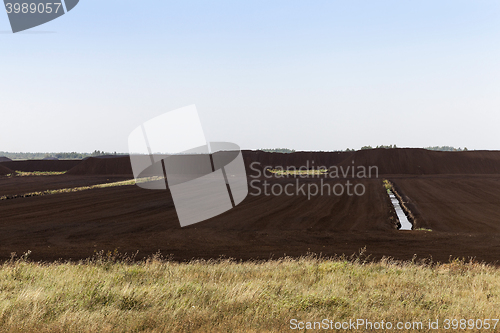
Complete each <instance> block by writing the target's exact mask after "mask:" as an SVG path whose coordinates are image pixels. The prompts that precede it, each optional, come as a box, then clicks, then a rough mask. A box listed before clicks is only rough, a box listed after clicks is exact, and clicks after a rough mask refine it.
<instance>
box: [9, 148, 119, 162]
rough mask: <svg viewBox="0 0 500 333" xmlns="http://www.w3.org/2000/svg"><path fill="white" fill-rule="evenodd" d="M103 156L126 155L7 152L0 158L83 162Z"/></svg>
mask: <svg viewBox="0 0 500 333" xmlns="http://www.w3.org/2000/svg"><path fill="white" fill-rule="evenodd" d="M102 155H126V154H124V153H117V152H116V151H115V152H112V153H110V152H105V151H100V150H94V151H93V152H92V153H77V152H70V153H12V152H6V151H0V156H5V157H8V158H10V159H12V160H42V159H44V158H51V157H55V158H57V159H60V160H81V159H83V158H85V157H95V156H102Z"/></svg>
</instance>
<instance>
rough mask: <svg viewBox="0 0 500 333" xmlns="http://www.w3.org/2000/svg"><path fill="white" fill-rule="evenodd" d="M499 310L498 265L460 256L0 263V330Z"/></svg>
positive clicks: (145, 327) (244, 327)
mask: <svg viewBox="0 0 500 333" xmlns="http://www.w3.org/2000/svg"><path fill="white" fill-rule="evenodd" d="M498 309H500V271H499V269H498V268H495V267H493V266H488V265H484V264H478V263H473V262H467V263H466V262H463V261H454V262H451V263H448V264H437V265H429V264H425V263H415V262H406V263H401V262H393V261H391V260H389V259H385V260H382V261H381V262H365V261H363V260H360V259H359V258H358V259H355V258H350V259H347V258H337V259H321V258H317V257H313V256H310V257H306V258H299V259H291V258H285V259H280V260H271V261H263V262H243V263H238V262H234V261H231V260H218V261H193V262H190V263H176V262H173V261H168V260H160V259H159V258H152V259H149V260H147V261H142V262H137V263H133V262H130V261H127V260H119V259H117V258H116V257H115V256H113V255H111V256H103V255H101V256H97V257H96V258H94V259H92V260H87V261H85V262H77V263H51V264H43V263H33V262H29V261H28V260H25V259H20V260H11V261H10V262H6V263H4V264H3V265H2V266H0V331H2V332H290V331H293V330H291V328H290V327H291V324H290V321H291V320H292V319H297V320H301V321H321V320H323V319H329V320H332V321H333V322H345V321H349V319H351V320H356V319H358V318H363V319H368V320H372V321H377V322H380V321H382V320H384V321H385V322H387V321H390V322H392V323H396V322H416V321H422V322H423V323H424V329H423V330H420V331H424V332H425V331H428V330H427V329H426V326H427V323H428V320H429V319H432V320H435V319H439V320H440V326H441V327H442V326H443V321H444V319H446V318H448V319H453V318H457V319H462V318H464V319H471V318H472V319H488V318H489V319H493V318H498V317H499V315H500V310H498ZM491 324H493V322H491ZM499 326H500V325H497V328H496V331H498V330H499V329H500V327H499ZM296 331H298V330H296ZM301 331H303V330H301ZM325 331H328V330H325ZM332 331H334V330H332ZM359 331H364V330H363V329H360V330H359ZM378 331H383V330H378ZM394 331H396V330H394ZM403 331H411V330H403ZM437 331H438V330H432V332H437ZM439 331H441V330H439ZM469 331H471V330H469ZM489 331H495V330H492V329H490V330H489Z"/></svg>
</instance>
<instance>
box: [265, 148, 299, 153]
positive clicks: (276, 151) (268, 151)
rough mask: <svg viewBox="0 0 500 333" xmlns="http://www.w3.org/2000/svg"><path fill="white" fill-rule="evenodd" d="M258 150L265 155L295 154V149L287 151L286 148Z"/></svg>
mask: <svg viewBox="0 0 500 333" xmlns="http://www.w3.org/2000/svg"><path fill="white" fill-rule="evenodd" d="M260 150H262V151H265V152H266V153H283V154H290V153H295V149H288V148H274V149H260Z"/></svg>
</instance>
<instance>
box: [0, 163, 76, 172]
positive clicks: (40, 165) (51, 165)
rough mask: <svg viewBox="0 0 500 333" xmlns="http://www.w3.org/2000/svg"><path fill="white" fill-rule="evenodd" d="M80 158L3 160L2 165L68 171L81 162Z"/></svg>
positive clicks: (34, 169) (38, 169) (23, 168)
mask: <svg viewBox="0 0 500 333" xmlns="http://www.w3.org/2000/svg"><path fill="white" fill-rule="evenodd" d="M80 162H81V161H80V160H60V161H52V160H27V161H11V162H3V163H2V165H3V166H4V167H6V168H9V169H11V170H19V171H24V172H33V171H46V172H50V171H57V172H62V171H68V170H69V169H71V168H73V167H74V166H76V165H78V164H80Z"/></svg>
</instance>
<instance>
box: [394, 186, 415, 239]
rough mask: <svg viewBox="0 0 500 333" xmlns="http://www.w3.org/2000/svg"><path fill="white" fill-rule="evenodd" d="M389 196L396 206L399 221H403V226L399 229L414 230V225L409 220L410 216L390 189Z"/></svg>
mask: <svg viewBox="0 0 500 333" xmlns="http://www.w3.org/2000/svg"><path fill="white" fill-rule="evenodd" d="M389 197H390V198H391V202H392V205H393V206H394V209H395V210H396V214H397V215H398V219H399V223H401V228H400V229H399V230H412V228H413V225H412V224H411V223H410V221H408V218H407V217H406V215H405V213H404V212H403V209H402V208H401V206H400V205H399V201H398V199H397V198H396V196H395V195H394V193H393V192H392V191H390V193H389Z"/></svg>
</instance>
